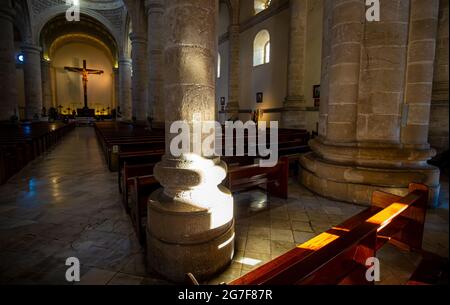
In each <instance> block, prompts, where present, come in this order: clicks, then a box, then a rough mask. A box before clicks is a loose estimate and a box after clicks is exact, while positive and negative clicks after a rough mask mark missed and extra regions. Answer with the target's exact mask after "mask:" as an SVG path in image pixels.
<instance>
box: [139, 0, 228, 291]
mask: <svg viewBox="0 0 450 305" xmlns="http://www.w3.org/2000/svg"><path fill="white" fill-rule="evenodd" d="M217 9H218V8H217V3H216V1H215V0H204V1H195V2H194V1H177V0H168V1H165V12H164V19H163V20H164V21H163V29H164V33H165V35H166V43H165V46H164V54H165V56H164V57H165V60H164V61H165V62H164V66H165V75H164V80H165V82H164V101H165V106H166V108H165V118H166V155H165V156H164V157H163V160H162V162H160V163H158V164H157V165H156V167H155V169H154V174H155V177H156V178H157V179H158V181H159V182H160V183H161V185H162V186H163V189H161V190H158V191H157V192H155V193H154V194H152V195H151V198H150V200H149V204H148V222H147V247H148V248H147V253H148V264H149V266H150V267H151V268H152V269H154V270H155V271H157V272H159V273H160V274H162V275H163V276H165V277H166V278H168V279H170V280H172V281H175V282H182V281H183V280H184V276H185V274H186V273H189V272H191V273H193V274H194V275H195V276H196V277H197V278H199V279H206V278H208V277H210V276H212V275H214V274H215V273H217V272H218V271H220V270H221V269H223V268H224V267H225V266H226V265H227V264H229V263H230V262H231V259H232V256H233V253H234V220H233V197H232V196H231V194H230V192H229V191H228V190H227V189H225V188H223V187H219V186H218V185H219V184H220V182H221V181H222V180H223V179H224V178H225V176H226V165H225V163H223V162H222V161H220V158H215V157H213V158H207V157H205V156H202V155H200V154H198V152H197V153H183V154H182V155H181V156H173V155H172V153H171V151H170V149H169V147H170V143H171V140H172V139H173V138H174V137H175V136H176V135H175V134H171V133H170V126H171V124H172V123H173V122H175V121H184V122H186V123H187V124H188V125H189V126H190V127H192V126H193V124H194V116H195V120H198V122H201V121H213V120H214V118H215V73H214V71H215V65H214V63H215V57H216V54H217V42H216V14H217ZM191 130H192V129H191ZM193 144H194V143H191V148H192V147H193ZM197 144H198V143H197Z"/></svg>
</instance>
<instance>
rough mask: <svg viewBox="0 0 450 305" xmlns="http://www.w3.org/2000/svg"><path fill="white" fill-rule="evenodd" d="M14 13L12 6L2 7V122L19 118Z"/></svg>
mask: <svg viewBox="0 0 450 305" xmlns="http://www.w3.org/2000/svg"><path fill="white" fill-rule="evenodd" d="M13 18H14V11H13V10H12V8H11V6H10V4H8V3H6V5H5V4H2V5H1V6H0V29H1V30H0V92H1V96H2V98H1V102H0V121H7V120H9V119H10V118H11V117H12V116H13V115H16V116H19V113H18V109H17V107H18V105H17V86H16V61H15V56H14V55H15V52H14V27H13Z"/></svg>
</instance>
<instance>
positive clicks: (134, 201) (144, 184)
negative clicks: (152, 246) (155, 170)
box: [129, 175, 161, 244]
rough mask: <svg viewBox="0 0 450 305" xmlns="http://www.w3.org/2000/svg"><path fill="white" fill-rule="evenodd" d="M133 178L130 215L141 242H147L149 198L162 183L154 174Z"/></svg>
mask: <svg viewBox="0 0 450 305" xmlns="http://www.w3.org/2000/svg"><path fill="white" fill-rule="evenodd" d="M132 179H133V180H134V181H133V183H132V184H131V185H132V191H131V198H130V203H129V207H130V216H131V220H132V222H133V227H134V229H135V231H136V235H137V237H138V239H139V242H140V243H141V244H145V242H146V233H145V232H146V227H147V203H148V199H149V196H150V195H151V194H152V193H153V192H154V191H156V190H157V189H159V188H160V187H161V185H160V184H159V182H158V181H157V180H156V178H155V177H154V176H153V175H148V176H138V177H134V178H132Z"/></svg>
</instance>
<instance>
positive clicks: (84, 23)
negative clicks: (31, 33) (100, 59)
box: [39, 15, 120, 63]
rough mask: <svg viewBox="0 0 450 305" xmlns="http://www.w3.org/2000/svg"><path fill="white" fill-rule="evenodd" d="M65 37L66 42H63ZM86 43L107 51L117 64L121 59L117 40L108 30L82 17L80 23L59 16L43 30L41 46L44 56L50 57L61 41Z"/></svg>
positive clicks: (96, 22)
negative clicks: (94, 44)
mask: <svg viewBox="0 0 450 305" xmlns="http://www.w3.org/2000/svg"><path fill="white" fill-rule="evenodd" d="M62 37H64V40H61V39H62ZM70 40H72V41H84V42H90V43H96V44H97V45H99V46H101V47H102V48H103V49H107V54H109V55H110V56H109V57H111V58H112V60H113V63H116V62H117V60H118V58H119V55H120V54H119V52H120V51H119V48H118V46H117V43H116V40H115V38H114V37H113V36H112V34H111V33H110V32H109V31H108V29H107V28H106V27H105V26H103V25H102V24H100V23H99V22H98V21H97V20H95V19H93V18H91V17H89V16H84V15H83V16H82V18H81V20H80V21H79V22H75V23H72V22H67V21H66V19H65V15H59V16H57V17H54V18H53V19H52V20H50V21H49V22H47V23H46V24H45V26H44V27H43V28H42V30H41V35H40V37H39V44H40V45H41V46H42V47H43V52H44V56H50V55H51V53H52V51H53V50H54V48H55V46H57V45H58V44H56V45H55V42H59V43H60V42H61V41H65V42H68V41H70Z"/></svg>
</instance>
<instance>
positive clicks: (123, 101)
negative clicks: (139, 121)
mask: <svg viewBox="0 0 450 305" xmlns="http://www.w3.org/2000/svg"><path fill="white" fill-rule="evenodd" d="M119 106H120V111H121V113H122V120H124V121H131V116H132V111H131V109H132V100H131V60H130V59H128V58H121V59H120V60H119Z"/></svg>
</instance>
